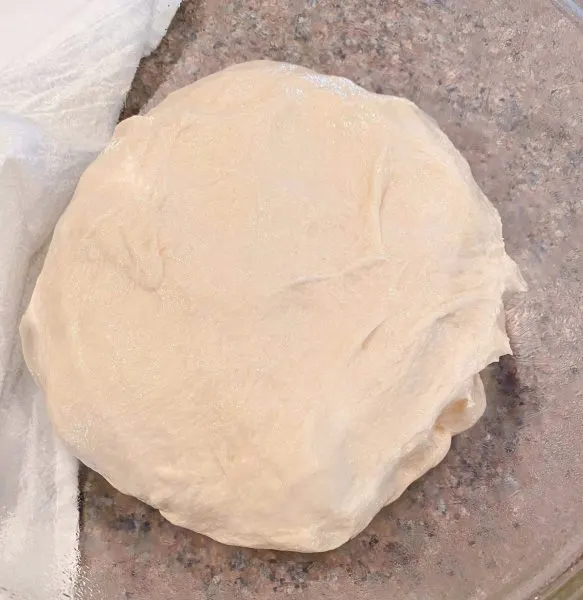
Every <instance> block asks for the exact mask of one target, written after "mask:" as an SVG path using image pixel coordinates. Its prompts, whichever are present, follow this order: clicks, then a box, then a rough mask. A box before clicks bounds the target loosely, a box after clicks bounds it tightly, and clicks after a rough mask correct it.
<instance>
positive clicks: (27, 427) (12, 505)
mask: <svg viewBox="0 0 583 600" xmlns="http://www.w3.org/2000/svg"><path fill="white" fill-rule="evenodd" d="M179 3H180V0H51V1H50V2H47V1H46V0H20V1H19V0H0V600H7V599H10V600H37V599H38V600H56V599H60V598H73V597H74V595H75V580H76V575H77V566H78V551H77V550H78V549H77V545H78V508H77V464H76V461H75V460H74V459H73V458H72V457H71V456H70V455H69V454H68V452H67V451H66V450H65V449H64V448H63V447H62V445H61V444H60V443H59V440H58V439H57V438H55V436H54V435H53V432H52V429H51V426H50V423H49V421H48V419H47V415H46V412H45V406H44V400H43V397H42V394H41V392H40V391H39V390H38V389H37V388H36V386H35V384H34V383H33V381H32V379H31V377H30V375H29V374H28V371H27V370H26V366H25V365H24V363H23V359H22V354H21V351H20V341H19V337H18V322H19V320H20V317H21V314H22V312H23V310H24V308H25V307H26V304H27V301H28V298H29V297H30V293H31V291H32V288H33V287H34V282H35V280H36V276H37V274H38V271H39V269H40V265H41V263H42V257H43V256H44V247H45V245H46V243H47V241H48V240H49V238H50V235H51V232H52V230H53V228H54V226H55V223H56V221H57V219H58V217H59V215H60V214H61V212H62V210H63V209H64V208H65V206H66V205H67V203H68V202H69V200H70V198H71V195H72V193H73V191H74V189H75V186H76V184H77V181H78V179H79V177H80V175H81V173H82V172H83V170H84V169H85V167H86V166H87V165H88V164H89V162H91V161H92V160H93V159H94V158H95V156H96V155H97V154H98V153H99V152H100V151H101V150H102V149H103V148H104V146H105V145H106V143H107V142H108V140H109V138H110V136H111V133H112V131H113V128H114V126H115V123H116V121H117V118H118V115H119V112H120V109H121V107H122V105H123V101H124V97H125V95H126V93H127V91H128V89H129V87H130V84H131V81H132V78H133V76H134V74H135V71H136V68H137V65H138V63H139V60H140V59H141V57H142V56H143V55H145V54H147V53H149V52H150V51H151V50H152V49H153V48H154V47H155V46H156V45H157V44H158V43H159V41H160V39H161V37H162V36H163V34H164V33H165V30H166V28H167V27H168V24H169V23H170V20H171V18H172V16H173V15H174V13H175V11H176V9H177V8H178V5H179Z"/></svg>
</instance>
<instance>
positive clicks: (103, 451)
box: [21, 61, 523, 551]
mask: <svg viewBox="0 0 583 600" xmlns="http://www.w3.org/2000/svg"><path fill="white" fill-rule="evenodd" d="M522 285H523V284H522V279H521V277H520V274H519V272H518V270H517V267H516V265H515V264H514V263H513V262H512V261H511V260H510V259H509V257H508V256H507V255H506V253H505V250H504V244H503V239H502V229H501V224H500V218H499V216H498V213H497V212H496V210H495V209H494V208H493V206H492V205H491V204H490V203H489V202H488V200H487V199H486V197H485V196H484V195H483V194H482V192H481V191H480V190H479V188H478V186H477V185H476V183H475V182H474V180H473V178H472V175H471V173H470V169H469V167H468V165H467V163H466V161H465V160H464V159H463V158H462V157H461V156H460V154H459V153H458V152H457V151H456V150H455V148H454V147H453V145H452V144H451V142H450V141H449V140H448V139H447V137H446V136H445V135H444V134H443V133H442V132H441V131H440V130H439V129H438V127H437V126H436V125H435V123H434V122H433V121H432V120H431V119H429V118H428V117H427V116H425V115H424V114H423V113H422V112H421V111H420V110H419V109H418V108H417V107H416V106H415V105H413V104H412V103H411V102H408V101H406V100H403V99H401V98H395V97H388V96H382V95H377V94H373V93H369V92H367V91H365V90H363V89H362V88H360V87H358V86H356V85H355V84H353V83H351V82H350V81H347V80H345V79H340V78H336V77H326V76H323V75H319V74H316V73H314V72H312V71H310V70H307V69H304V68H301V67H296V66H292V65H288V64H279V63H272V62H263V61H261V62H252V63H247V64H242V65H237V66H234V67H232V68H229V69H226V70H224V71H221V72H220V73H217V74H215V75H212V76H211V77H207V78H205V79H202V80H200V81H198V82H196V83H194V84H192V85H190V86H188V87H185V88H183V89H181V90H178V91H177V92H174V93H173V94H171V95H170V96H169V97H168V98H167V99H166V100H165V101H164V102H162V103H161V104H160V105H159V106H158V107H157V108H155V109H154V110H152V111H150V112H149V113H148V114H147V115H146V116H137V117H132V118H131V119H128V120H126V121H124V122H122V123H121V124H120V125H119V126H118V127H117V129H116V131H115V135H114V137H113V139H112V141H111V143H110V144H109V146H108V148H107V149H106V150H105V151H104V152H103V153H102V154H101V156H99V158H98V159H97V160H96V161H95V162H94V163H93V164H92V165H91V166H90V167H89V169H87V171H86V172H85V174H84V175H83V177H82V179H81V181H80V183H79V186H78V188H77V191H76V193H75V196H74V198H73V200H72V202H71V204H70V206H69V207H68V208H67V210H66V212H65V214H64V215H63V217H62V218H61V220H60V222H59V224H58V226H57V228H56V230H55V234H54V239H53V240H52V244H51V246H50V250H49V253H48V256H47V258H46V263H45V265H44V269H43V271H42V274H41V276H40V278H39V280H38V283H37V286H36V289H35V291H34V295H33V298H32V301H31V304H30V306H29V308H28V311H27V313H26V315H25V317H24V319H23V322H22V326H21V334H22V341H23V347H24V352H25V356H26V360H27V363H28V365H29V367H30V369H31V371H32V373H33V374H34V376H35V377H36V379H37V381H38V382H39V384H40V386H41V387H42V388H43V389H44V391H45V393H46V398H47V403H48V410H49V414H50V417H51V419H52V421H53V423H54V426H55V428H56V430H57V432H58V433H59V434H60V436H61V437H62V439H63V440H64V441H65V442H66V444H67V445H68V446H69V448H70V449H71V451H72V452H73V453H74V454H75V455H76V456H78V457H79V458H80V459H81V460H82V461H83V462H84V463H86V464H87V465H89V466H90V467H92V468H93V469H95V470H96V471H98V472H99V473H101V474H102V475H103V476H105V477H106V478H107V479H108V480H109V481H110V482H111V483H112V484H113V485H114V486H115V487H117V488H118V489H119V490H121V491H122V492H124V493H126V494H131V495H133V496H136V497H137V498H140V499H141V500H143V501H145V502H147V503H148V504H151V505H152V506H154V507H156V508H158V509H159V510H160V512H161V513H162V514H163V515H164V516H165V517H166V518H167V519H169V520H170V521H172V522H173V523H176V524H178V525H181V526H183V527H188V528H190V529H193V530H195V531H198V532H201V533H204V534H206V535H208V536H211V537H212V538H215V539H216V540H219V541H221V542H225V543H228V544H237V545H242V546H252V547H260V548H278V549H286V550H300V551H321V550H327V549H330V548H334V547H336V546H338V545H340V544H342V543H343V542H345V541H346V540H348V539H349V538H351V537H353V536H354V535H356V534H357V533H358V532H360V531H361V530H362V529H363V528H364V527H365V526H366V525H367V524H368V522H369V521H370V520H371V519H372V517H373V516H374V515H375V514H376V513H377V511H378V510H379V509H380V508H381V507H383V506H384V505H385V504H387V503H389V502H392V501H393V500H395V499H396V498H398V497H399V495H400V494H401V493H402V492H403V490H405V488H406V487H407V486H408V485H409V484H410V483H411V482H412V481H414V480H415V479H417V478H418V477H419V476H421V475H422V474H423V473H425V472H426V471H427V470H428V469H430V468H431V467H433V466H435V465H436V464H437V463H438V462H439V461H440V460H441V459H442V458H443V457H444V455H445V454H446V452H447V450H448V448H449V445H450V439H451V436H452V434H455V433H458V432H460V431H462V430H464V429H466V428H467V427H470V426H471V425H472V424H473V423H474V422H475V421H476V420H477V419H478V418H479V416H480V415H481V413H482V411H483V409H484V401H485V399H484V389H483V387H482V383H481V380H480V377H479V374H478V373H479V372H480V370H481V369H483V368H484V367H485V366H486V365H487V364H488V363H490V362H492V361H495V360H496V359H497V358H498V357H499V356H500V355H502V354H505V353H508V352H510V347H509V344H508V339H507V336H506V333H505V329H504V310H503V304H502V296H503V294H504V293H505V291H508V290H517V289H520V288H521V287H522Z"/></svg>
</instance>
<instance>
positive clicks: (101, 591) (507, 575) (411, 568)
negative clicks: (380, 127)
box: [80, 0, 583, 600]
mask: <svg viewBox="0 0 583 600" xmlns="http://www.w3.org/2000/svg"><path fill="white" fill-rule="evenodd" d="M582 57H583V35H582V34H581V32H580V31H579V30H577V29H576V26H575V25H574V24H573V23H572V22H571V21H569V20H568V19H567V18H565V17H562V16H561V14H560V13H559V12H557V11H556V9H555V8H554V6H553V5H552V3H550V2H544V1H543V0H528V1H524V2H514V3H509V2H506V1H503V0H475V1H474V2H472V3H471V4H470V3H467V2H462V0H391V1H389V0H344V1H342V2H341V1H337V0H288V1H286V2H276V1H275V0H232V1H230V2H229V1H226V0H206V2H204V1H199V0H185V1H184V4H183V6H182V8H181V9H180V12H179V14H178V15H177V18H176V19H175V21H174V23H173V25H172V28H171V30H170V32H169V34H168V36H167V38H166V40H165V41H164V42H163V45H162V47H161V48H160V50H158V51H157V52H156V53H154V55H153V56H151V57H150V58H148V59H145V60H144V61H143V63H142V66H141V67H140V70H139V72H138V75H137V77H136V80H135V82H134V86H133V89H132V91H131V93H130V95H129V97H128V101H127V104H126V109H125V111H124V113H123V114H124V116H129V115H131V114H134V113H136V112H137V111H138V110H139V109H140V107H142V106H151V105H153V104H155V103H157V102H159V101H160V100H161V99H162V98H163V97H165V96H166V95H167V94H168V93H169V92H170V91H172V90H173V89H176V88H177V87H180V86H181V85H185V84H186V83H189V82H191V81H193V80H195V79H197V78H200V77H202V76H204V75H207V74H209V73H212V72H214V71H216V70H218V69H220V68H222V67H225V66H227V65H229V64H231V63H233V62H241V61H244V60H250V59H256V58H271V59H276V60H286V61H290V62H295V63H300V64H302V65H305V66H308V67H312V68H315V69H316V70H319V71H322V72H325V73H330V74H338V75H344V76H346V77H349V78H351V79H353V80H354V81H356V82H357V83H359V84H361V85H363V86H364V87H366V88H368V89H370V90H374V91H377V92H382V93H387V94H397V95H402V96H406V97H408V98H410V99H412V100H414V101H415V102H417V103H418V104H419V105H420V106H421V107H422V108H424V109H425V110H426V111H427V112H429V113H430V114H431V115H433V116H434V117H435V118H436V119H437V121H438V122H439V123H440V125H441V126H442V128H443V129H444V130H445V131H446V132H447V133H448V134H449V136H450V137H451V138H452V139H453V141H454V142H455V143H456V145H457V146H458V147H459V148H460V149H461V150H462V152H463V153H464V154H465V156H466V157H467V158H468V160H469V161H470V164H471V166H472V168H473V171H474V174H475V176H476V179H477V180H478V182H479V183H480V185H481V186H482V188H483V189H484V191H485V192H486V193H487V194H488V196H489V197H490V198H491V199H492V200H493V201H494V202H495V204H496V205H497V206H498V208H499V210H500V212H501V214H502V218H503V222H504V226H505V235H506V239H507V245H508V249H509V252H510V253H511V255H512V256H513V257H514V258H515V259H516V260H517V261H518V262H519V263H520V266H521V268H522V270H523V272H524V274H525V276H526V278H527V280H528V282H529V285H530V291H529V294H528V296H527V297H526V298H525V299H524V301H523V302H522V303H520V304H519V305H517V306H515V307H514V308H513V309H512V311H511V314H510V316H509V323H508V324H509V328H510V331H511V337H512V340H513V343H514V346H515V348H516V354H517V355H516V359H513V358H511V357H505V358H504V359H503V360H502V361H501V363H500V364H498V365H493V366H492V367H490V368H489V370H488V372H487V374H486V376H485V382H486V386H487V392H488V398H489V405H488V409H487V413H486V415H485V417H484V418H483V419H482V420H481V421H480V422H479V424H478V425H476V426H475V427H474V428H472V430H470V431H469V432H466V433H464V434H462V435H460V436H458V437H457V438H455V439H454V442H453V445H452V451H451V452H450V453H449V455H448V456H447V458H446V459H445V460H444V462H443V463H442V464H441V465H440V466H439V467H438V468H436V469H434V470H433V471H432V472H431V473H429V474H428V475H427V476H426V477H424V478H423V479H422V480H421V481H419V482H416V483H415V484H414V485H412V486H411V488H410V489H409V490H408V491H407V492H406V493H405V494H404V495H403V496H402V497H401V498H400V499H399V500H398V501H397V502H395V503H394V504H392V505H391V506H389V507H387V508H386V509H385V510H383V511H382V512H381V513H380V514H379V515H378V516H377V518H376V519H375V520H374V521H373V522H372V523H371V525H370V526H369V527H368V528H367V529H366V531H365V532H363V533H362V534H361V535H359V536H358V537H357V538H355V539H354V540H352V541H350V542H349V543H347V544H345V545H344V546H343V547H341V548H339V549H338V550H335V551H332V552H326V553H323V554H295V553H282V552H271V551H256V550H249V549H242V548H234V547H227V546H223V545H221V544H218V543H216V542H213V541H212V540H209V539H208V538H205V537H203V536H200V535H198V534H195V533H193V532H190V531H187V530H184V529H181V528H178V527H175V526H173V525H171V524H169V523H168V522H166V521H165V520H164V519H162V518H161V517H160V516H159V514H158V513H157V512H156V511H155V510H153V509H151V508H149V507H147V506H145V505H144V504H142V503H140V502H138V501H137V500H135V499H132V498H129V497H127V496H124V495H122V494H120V493H118V492H116V491H115V490H114V489H113V488H112V487H111V486H109V484H107V483H106V482H105V481H104V480H103V479H102V478H101V477H100V476H99V475H97V474H95V473H93V472H90V471H88V470H84V471H83V472H82V481H81V489H82V518H81V521H82V530H81V549H82V560H83V575H82V578H81V581H80V589H81V591H82V594H81V596H82V598H83V599H84V600H102V599H103V600H105V599H107V600H110V599H111V600H117V599H133V600H142V599H144V600H145V599H150V598H153V599H158V598H163V599H168V600H172V599H176V600H187V599H188V600H191V599H193V600H194V599H196V600H198V599H199V598H200V599H209V600H210V599H213V600H230V599H232V598H257V599H259V600H261V599H266V598H272V597H274V598H276V597H281V595H282V594H283V595H292V596H297V597H301V598H304V599H313V600H320V599H322V600H325V599H327V598H334V599H336V598H347V599H352V598H359V599H371V600H372V599H373V598H379V599H383V600H384V599H387V600H389V599H395V600H408V599H410V600H439V599H446V598H447V599H448V600H468V599H475V600H481V599H497V598H500V599H503V600H514V599H516V600H518V599H520V600H522V599H525V598H529V597H531V595H532V594H533V593H534V591H535V590H537V589H538V588H539V587H540V586H542V585H543V584H545V583H546V581H547V580H549V579H550V578H551V577H552V576H553V575H555V574H558V572H560V571H561V570H564V569H566V568H567V567H568V566H569V563H570V561H572V560H574V559H575V558H576V557H577V555H578V554H580V553H583V503H581V497H582V496H583V448H582V447H581V444H580V442H579V440H580V439H581V437H583V405H582V400H583V398H582V396H581V390H582V389H583V371H581V367H582V366H583V365H582V357H583V318H582V317H581V313H580V309H579V298H580V297H581V295H582V294H583V253H582V248H583V112H582V111H583V58H582Z"/></svg>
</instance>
